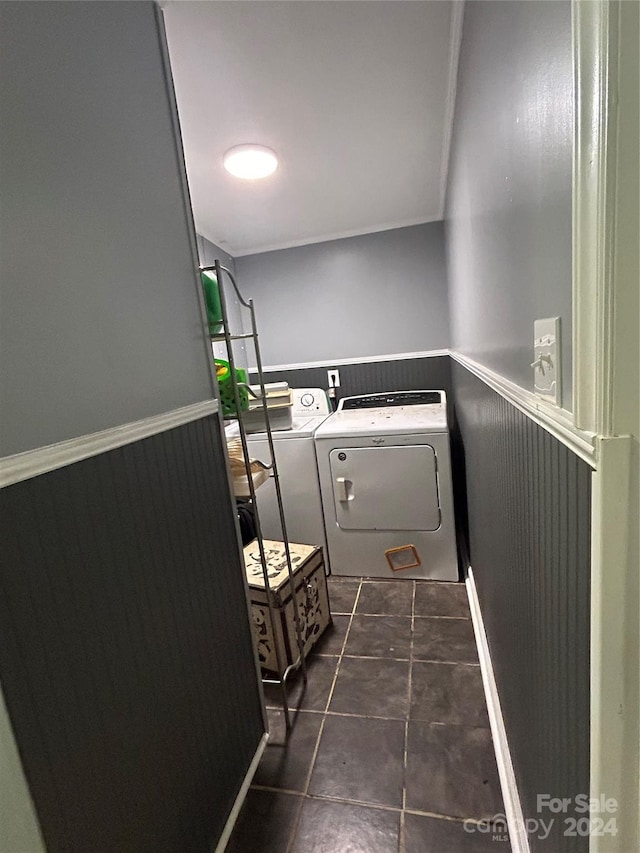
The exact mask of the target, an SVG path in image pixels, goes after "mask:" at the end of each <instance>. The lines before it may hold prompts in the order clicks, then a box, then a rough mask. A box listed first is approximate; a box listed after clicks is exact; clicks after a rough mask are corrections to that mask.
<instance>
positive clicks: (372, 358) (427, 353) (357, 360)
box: [249, 349, 449, 373]
mask: <svg viewBox="0 0 640 853" xmlns="http://www.w3.org/2000/svg"><path fill="white" fill-rule="evenodd" d="M442 355H449V350H448V349H430V350H422V351H420V352H394V353H390V354H388V355H363V356H354V357H353V358H337V359H334V361H328V360H326V359H324V360H322V361H299V362H297V363H294V364H269V365H267V366H266V367H265V366H263V368H262V369H263V370H264V372H265V373H275V371H277V370H306V369H309V368H312V367H328V368H330V367H341V366H342V365H343V364H374V363H377V362H383V361H404V360H405V359H410V358H436V357H437V356H442ZM249 372H250V373H255V372H256V367H255V366H254V367H250V368H249Z"/></svg>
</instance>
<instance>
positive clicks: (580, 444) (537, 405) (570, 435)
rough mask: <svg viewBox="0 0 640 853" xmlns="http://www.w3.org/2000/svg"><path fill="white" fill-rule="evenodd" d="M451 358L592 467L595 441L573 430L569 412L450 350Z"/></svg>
mask: <svg viewBox="0 0 640 853" xmlns="http://www.w3.org/2000/svg"><path fill="white" fill-rule="evenodd" d="M451 357H452V358H454V359H455V360H456V361H457V362H458V363H459V364H461V365H462V366H463V367H466V369H467V370H468V371H470V372H471V373H473V374H474V375H475V376H477V377H478V378H479V379H482V381H483V382H484V383H485V384H486V385H488V386H489V387H490V388H493V390H494V391H497V393H498V394H500V396H501V397H504V398H505V400H508V401H509V402H510V403H511V404H512V405H514V406H515V407H516V408H517V409H519V410H520V411H521V412H522V413H523V414H525V415H527V417H529V418H531V420H533V421H535V422H536V423H537V424H538V425H539V426H541V427H542V428H543V429H545V430H546V431H547V432H549V433H551V435H552V436H553V437H554V438H557V439H558V441H560V442H562V444H564V445H565V446H566V447H568V448H569V450H571V451H572V452H573V453H575V454H576V456H579V457H580V458H581V459H583V460H584V461H585V462H587V463H588V464H589V465H591V466H592V467H593V468H595V467H596V444H595V440H594V439H595V437H594V435H593V434H592V433H590V432H586V431H585V430H580V429H577V428H576V427H575V426H574V422H573V416H572V414H571V412H568V411H567V410H566V409H556V408H555V407H554V406H550V405H549V404H548V403H547V402H546V401H545V400H542V399H541V398H540V397H538V396H537V395H536V394H534V393H533V392H531V391H527V390H526V389H524V388H521V387H520V385H516V383H515V382H511V380H509V379H505V377H504V376H500V374H499V373H494V371H493V370H490V369H489V368H488V367H485V366H484V365H483V364H479V363H478V362H477V361H473V359H471V358H468V357H467V356H466V355H462V353H459V352H455V351H453V350H451Z"/></svg>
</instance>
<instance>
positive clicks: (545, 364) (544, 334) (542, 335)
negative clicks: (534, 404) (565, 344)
mask: <svg viewBox="0 0 640 853" xmlns="http://www.w3.org/2000/svg"><path fill="white" fill-rule="evenodd" d="M560 331H561V324H560V317H547V318H546V319H544V320H536V321H535V322H534V324H533V361H532V363H531V367H532V368H533V384H534V388H535V392H536V394H538V395H539V396H540V397H543V398H544V399H545V400H547V401H548V402H550V403H553V405H555V406H561V405H562V382H561V378H562V362H561V359H562V349H561V338H560Z"/></svg>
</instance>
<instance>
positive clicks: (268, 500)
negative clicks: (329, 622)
mask: <svg viewBox="0 0 640 853" xmlns="http://www.w3.org/2000/svg"><path fill="white" fill-rule="evenodd" d="M291 390H292V394H293V413H292V415H293V423H292V426H291V429H283V430H273V432H272V435H273V445H274V450H275V455H276V462H277V464H278V475H279V478H280V489H281V492H282V503H283V508H284V517H285V522H286V525H287V535H288V537H289V540H290V541H291V542H298V543H301V544H303V545H322V547H323V548H324V553H325V566H326V568H327V571H328V570H329V561H328V557H327V543H326V540H325V534H324V519H323V517H322V501H321V498H320V485H319V482H318V467H317V464H316V452H315V446H314V442H313V436H314V433H315V431H316V429H317V428H318V427H319V426H320V424H322V422H323V421H324V420H326V418H327V417H328V416H329V414H330V413H331V406H330V404H329V401H328V399H327V395H326V393H325V392H324V391H323V390H322V389H320V388H292V389H291ZM247 441H248V445H249V454H250V456H251V458H252V459H259V460H260V461H261V462H264V463H265V464H266V465H268V464H269V463H270V462H271V457H270V454H269V443H268V440H267V436H266V433H264V432H261V433H253V434H251V435H248V436H247ZM256 502H257V504H258V511H259V513H260V525H261V527H262V534H263V536H264V537H265V538H267V539H276V540H280V539H282V525H281V524H280V514H279V512H278V503H277V500H276V490H275V486H274V483H273V478H271V477H270V478H269V480H268V481H267V482H266V483H265V484H264V485H262V486H260V488H259V489H258V491H257V492H256Z"/></svg>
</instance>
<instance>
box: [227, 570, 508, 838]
mask: <svg viewBox="0 0 640 853" xmlns="http://www.w3.org/2000/svg"><path fill="white" fill-rule="evenodd" d="M329 593H330V598H331V607H332V612H333V614H334V617H333V618H334V625H333V628H331V629H330V630H329V631H328V632H327V633H326V635H325V636H324V637H323V638H322V640H321V641H320V642H319V643H318V645H317V646H316V649H315V650H314V652H313V654H312V655H311V656H310V658H309V660H308V684H307V688H306V690H304V691H303V690H302V680H301V679H300V678H298V679H297V680H296V681H295V682H294V683H293V686H292V695H291V702H292V705H294V706H295V705H296V704H297V703H298V702H300V708H299V710H298V712H297V714H296V719H295V723H294V728H293V731H292V733H291V735H290V737H289V740H288V742H287V741H286V739H285V737H284V733H285V728H284V720H283V715H282V711H281V710H280V711H279V710H278V709H277V704H278V703H277V694H276V693H274V692H272V691H271V689H270V688H268V689H267V691H266V702H267V708H268V716H269V724H270V742H269V745H268V746H267V748H266V750H265V753H264V756H263V758H262V761H261V763H260V766H259V767H258V770H257V772H256V775H255V777H254V780H253V785H252V787H251V790H250V791H249V795H248V797H247V800H246V802H245V805H244V807H243V809H242V812H241V814H240V817H239V818H238V822H237V824H236V827H235V830H234V833H233V835H232V838H231V841H230V842H229V846H228V847H227V850H228V851H229V853H467V852H468V851H469V852H470V851H473V853H488V851H493V853H508V851H509V850H510V846H509V843H508V841H505V840H503V839H504V827H503V826H502V825H497V826H495V827H490V825H489V821H490V820H491V819H493V818H494V817H495V816H496V815H501V814H502V813H503V811H504V806H503V803H502V797H501V794H500V784H499V781H498V773H497V768H496V762H495V757H494V753H493V746H492V741H491V732H490V730H489V719H488V716H487V710H486V705H485V699H484V692H483V688H482V678H481V674H480V667H479V664H478V656H477V652H476V645H475V640H474V634H473V626H472V623H471V618H470V613H469V605H468V602H467V596H466V590H465V587H464V585H463V584H453V583H439V582H435V581H434V582H429V581H416V582H414V581H402V580H397V581H375V580H370V579H366V578H365V579H363V580H358V579H353V578H344V579H342V578H331V579H330V580H329Z"/></svg>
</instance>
